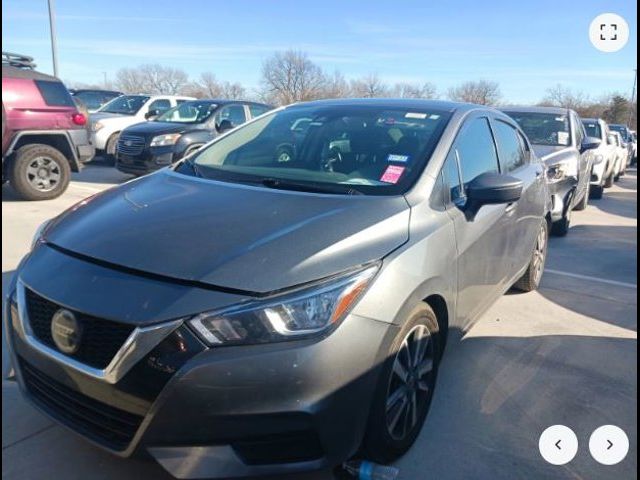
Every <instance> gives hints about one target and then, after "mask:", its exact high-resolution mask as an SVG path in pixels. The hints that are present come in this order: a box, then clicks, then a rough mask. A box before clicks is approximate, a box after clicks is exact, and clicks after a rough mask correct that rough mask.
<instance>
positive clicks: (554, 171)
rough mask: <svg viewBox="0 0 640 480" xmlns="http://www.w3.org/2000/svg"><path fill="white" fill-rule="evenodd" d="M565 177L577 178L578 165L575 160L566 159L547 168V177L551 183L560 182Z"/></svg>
mask: <svg viewBox="0 0 640 480" xmlns="http://www.w3.org/2000/svg"><path fill="white" fill-rule="evenodd" d="M567 177H575V178H578V166H577V163H576V162H575V161H572V160H566V161H563V162H558V163H556V164H553V165H550V166H549V167H548V168H547V179H548V180H549V182H551V183H556V182H560V181H562V180H564V179H565V178H567Z"/></svg>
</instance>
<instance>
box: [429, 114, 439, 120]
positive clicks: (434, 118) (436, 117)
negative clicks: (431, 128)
mask: <svg viewBox="0 0 640 480" xmlns="http://www.w3.org/2000/svg"><path fill="white" fill-rule="evenodd" d="M429 118H430V119H431V120H438V119H439V118H440V115H431V116H430V117H429Z"/></svg>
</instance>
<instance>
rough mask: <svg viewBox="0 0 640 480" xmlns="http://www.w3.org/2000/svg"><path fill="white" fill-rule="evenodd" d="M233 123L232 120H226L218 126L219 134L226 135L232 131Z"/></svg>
mask: <svg viewBox="0 0 640 480" xmlns="http://www.w3.org/2000/svg"><path fill="white" fill-rule="evenodd" d="M233 127H234V126H233V123H231V120H227V119H226V118H225V119H224V120H222V121H221V122H220V123H219V124H218V127H217V129H218V132H219V133H224V132H226V131H227V130H231V129H232V128H233Z"/></svg>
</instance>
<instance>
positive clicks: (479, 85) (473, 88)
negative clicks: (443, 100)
mask: <svg viewBox="0 0 640 480" xmlns="http://www.w3.org/2000/svg"><path fill="white" fill-rule="evenodd" d="M449 98H450V99H451V100H455V101H457V102H468V103H477V104H478V105H497V104H498V103H499V102H500V99H501V98H502V94H501V93H500V85H499V84H498V83H497V82H490V81H488V80H478V81H469V82H464V83H462V84H461V85H458V86H457V87H454V88H450V89H449Z"/></svg>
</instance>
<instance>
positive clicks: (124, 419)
mask: <svg viewBox="0 0 640 480" xmlns="http://www.w3.org/2000/svg"><path fill="white" fill-rule="evenodd" d="M20 371H21V373H22V378H23V380H24V384H25V387H26V389H27V391H28V392H29V394H30V396H31V398H32V399H33V400H34V401H35V402H36V403H37V404H38V405H39V406H40V407H41V408H43V409H44V410H45V411H47V413H49V414H50V415H51V416H53V417H54V418H56V419H57V420H58V421H60V422H62V423H64V424H66V425H68V426H69V427H71V428H72V429H74V430H76V431H77V432H79V433H81V434H83V435H85V436H87V437H89V438H91V439H92V440H94V441H96V442H98V443H101V444H103V445H105V446H107V447H109V448H111V449H113V450H124V449H125V448H126V447H127V446H128V445H129V443H131V440H132V439H133V437H134V435H135V434H136V432H137V431H138V428H139V427H140V424H141V423H142V420H143V417H141V416H139V415H134V414H132V413H129V412H125V411H124V410H120V409H119V408H115V407H112V406H110V405H106V404H104V403H102V402H100V401H98V400H95V399H93V398H91V397H88V396H86V395H84V394H82V393H80V392H77V391H76V390H73V389H71V388H69V387H67V386H66V385H63V384H61V383H59V382H57V381H56V380H53V379H52V378H50V377H48V376H47V375H45V374H44V373H42V372H41V371H39V370H37V369H35V368H34V367H32V366H31V365H29V364H28V363H27V362H25V361H24V360H23V359H20Z"/></svg>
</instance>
